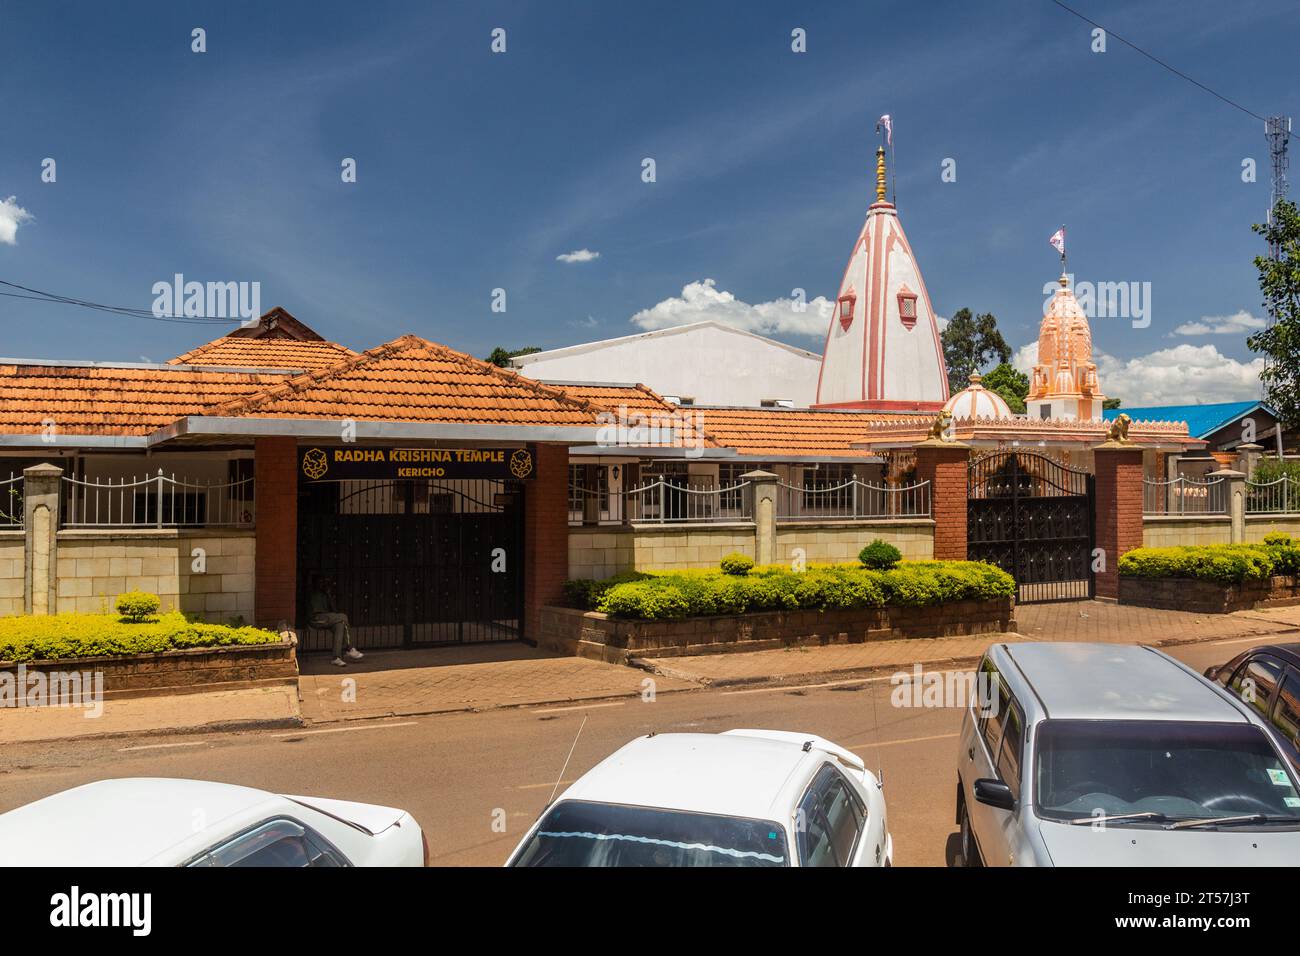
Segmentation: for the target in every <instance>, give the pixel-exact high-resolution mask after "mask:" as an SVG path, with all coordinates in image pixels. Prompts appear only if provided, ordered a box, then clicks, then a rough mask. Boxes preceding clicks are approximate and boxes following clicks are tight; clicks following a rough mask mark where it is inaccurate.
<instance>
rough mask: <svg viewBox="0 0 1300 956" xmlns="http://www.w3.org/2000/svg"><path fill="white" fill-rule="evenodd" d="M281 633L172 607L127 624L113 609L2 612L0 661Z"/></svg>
mask: <svg viewBox="0 0 1300 956" xmlns="http://www.w3.org/2000/svg"><path fill="white" fill-rule="evenodd" d="M279 640H280V636H279V635H278V634H276V633H274V632H273V631H267V630H263V629H261V628H256V627H227V626H226V625H224V624H205V623H202V622H196V621H189V620H187V619H186V618H185V615H183V614H180V613H178V612H175V611H172V612H170V613H167V614H161V615H159V616H158V618H157V620H153V621H146V622H144V623H139V624H136V623H131V622H128V621H124V620H121V619H119V618H118V617H117V616H116V615H112V614H51V615H48V616H29V615H23V616H19V617H0V660H4V661H18V662H22V661H39V660H45V661H48V660H62V659H65V658H69V657H118V656H122V655H126V654H147V653H153V652H157V651H170V650H178V649H181V648H187V647H224V646H230V645H236V644H239V645H245V644H247V645H253V644H274V643H276V642H278V641H279Z"/></svg>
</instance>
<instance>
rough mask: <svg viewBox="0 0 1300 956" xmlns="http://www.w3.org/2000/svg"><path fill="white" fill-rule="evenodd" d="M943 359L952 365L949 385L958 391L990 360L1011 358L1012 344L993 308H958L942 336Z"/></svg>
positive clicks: (1000, 360) (948, 364)
mask: <svg viewBox="0 0 1300 956" xmlns="http://www.w3.org/2000/svg"><path fill="white" fill-rule="evenodd" d="M941 338H942V341H943V361H944V364H946V365H947V366H948V388H949V390H950V391H953V392H957V391H960V390H961V389H963V388H965V387H966V385H967V383H968V382H969V381H970V377H971V374H972V373H974V372H978V371H979V370H980V369H982V368H984V366H986V365H988V364H989V362H990V361H992V360H993V359H994V358H997V360H998V361H999V362H1009V361H1011V347H1010V346H1009V345H1007V341H1006V339H1004V338H1003V337H1002V333H1001V332H999V331H998V320H997V319H996V318H994V317H993V314H992V313H991V312H984V313H982V314H980V315H977V316H973V315H971V311H970V309H958V310H957V312H956V313H955V314H954V315H953V317H952V318H951V319H949V320H948V326H947V328H945V329H944V330H943V335H942V336H941Z"/></svg>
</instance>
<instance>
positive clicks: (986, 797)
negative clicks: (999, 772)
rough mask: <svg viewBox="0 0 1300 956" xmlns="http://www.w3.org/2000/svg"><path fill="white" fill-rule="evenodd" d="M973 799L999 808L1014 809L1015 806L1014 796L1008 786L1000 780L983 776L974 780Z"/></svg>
mask: <svg viewBox="0 0 1300 956" xmlns="http://www.w3.org/2000/svg"><path fill="white" fill-rule="evenodd" d="M975 799H976V801H978V802H979V803H982V804H984V805H985V806H989V807H996V808H997V809H999V810H1014V809H1015V808H1016V798H1015V795H1014V794H1013V793H1012V792H1011V788H1010V787H1008V786H1007V785H1006V784H1005V783H1003V782H1002V781H1001V780H993V779H991V778H985V779H983V780H976V781H975Z"/></svg>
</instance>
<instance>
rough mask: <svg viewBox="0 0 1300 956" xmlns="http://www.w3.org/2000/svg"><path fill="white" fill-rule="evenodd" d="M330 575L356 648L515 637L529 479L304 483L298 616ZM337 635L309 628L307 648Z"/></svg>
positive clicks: (520, 610)
mask: <svg viewBox="0 0 1300 956" xmlns="http://www.w3.org/2000/svg"><path fill="white" fill-rule="evenodd" d="M498 549H499V550H498ZM322 579H329V580H330V581H332V585H333V591H334V599H335V605H336V606H337V608H338V610H340V611H342V612H343V613H345V614H347V615H348V620H349V621H350V623H351V625H352V637H353V642H354V643H355V644H356V645H357V646H358V647H360V648H361V649H363V650H364V649H366V648H375V647H411V646H419V645H435V644H457V643H476V642H486V641H501V640H514V639H516V638H518V636H519V627H520V622H521V620H522V617H523V487H522V483H521V482H516V481H503V480H496V479H456V480H444V481H437V480H410V481H405V480H404V481H337V482H318V483H313V484H304V485H302V486H300V490H299V496H298V620H299V622H300V623H302V624H303V625H306V624H307V622H308V617H309V602H310V597H311V593H312V591H313V590H315V589H316V588H317V587H318V586H319V585H320V583H321V581H322ZM330 638H331V635H330V634H328V633H326V632H325V631H323V630H321V629H318V628H311V627H307V626H304V627H303V640H302V646H303V649H304V650H324V649H327V648H329V646H330Z"/></svg>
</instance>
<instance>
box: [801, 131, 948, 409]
mask: <svg viewBox="0 0 1300 956" xmlns="http://www.w3.org/2000/svg"><path fill="white" fill-rule="evenodd" d="M885 182H886V171H885V148H884V147H883V146H881V147H880V148H879V149H877V150H876V201H875V202H873V203H872V204H871V206H870V208H869V209H868V210H867V221H866V223H864V224H863V226H862V233H861V235H859V236H858V241H857V243H856V244H855V245H854V246H853V253H852V255H850V256H849V265H848V268H847V269H845V270H844V279H843V281H842V282H841V283H840V293H839V296H838V297H837V300H836V303H835V314H834V316H832V318H831V324H830V329H829V330H828V331H827V333H826V347H825V348H824V349H823V351H822V367H821V373H820V374H819V376H818V378H817V401H816V405H817V406H818V407H823V408H827V407H829V408H865V409H880V410H897V411H909V410H910V411H919V412H929V411H934V412H937V411H939V410H940V409H942V408H943V403H944V402H946V401H947V400H948V375H947V372H946V370H945V367H944V362H943V345H942V344H941V343H940V341H939V324H938V322H937V321H936V319H935V315H934V309H933V308H932V307H931V305H930V294H929V293H928V292H926V290H925V282H924V280H922V278H921V268H920V266H919V265H917V262H916V257H915V256H914V255H913V254H912V247H911V245H909V244H908V241H907V236H906V235H904V234H903V227H902V225H901V224H900V223H899V221H898V211H897V209H895V208H894V204H893V203H892V202H887V201H886V200H885V195H886V185H885Z"/></svg>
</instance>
